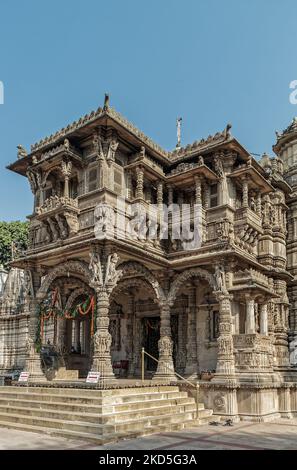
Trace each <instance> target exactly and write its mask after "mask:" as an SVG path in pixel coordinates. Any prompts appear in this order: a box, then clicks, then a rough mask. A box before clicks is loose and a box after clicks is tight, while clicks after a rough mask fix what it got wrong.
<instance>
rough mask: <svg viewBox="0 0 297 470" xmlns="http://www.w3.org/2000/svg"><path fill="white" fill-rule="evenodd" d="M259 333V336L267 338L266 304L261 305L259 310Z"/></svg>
mask: <svg viewBox="0 0 297 470" xmlns="http://www.w3.org/2000/svg"><path fill="white" fill-rule="evenodd" d="M260 333H261V335H265V336H268V312H267V304H262V305H261V310H260Z"/></svg>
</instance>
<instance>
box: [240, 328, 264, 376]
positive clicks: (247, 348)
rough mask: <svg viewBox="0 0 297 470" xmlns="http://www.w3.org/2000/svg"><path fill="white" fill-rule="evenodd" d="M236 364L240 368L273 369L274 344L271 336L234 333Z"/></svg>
mask: <svg viewBox="0 0 297 470" xmlns="http://www.w3.org/2000/svg"><path fill="white" fill-rule="evenodd" d="M233 346H234V355H235V366H236V368H238V369H240V370H250V369H252V370H255V369H259V370H265V371H267V370H272V369H273V345H272V341H271V338H270V337H269V336H264V335H260V334H257V333H255V334H241V335H233Z"/></svg>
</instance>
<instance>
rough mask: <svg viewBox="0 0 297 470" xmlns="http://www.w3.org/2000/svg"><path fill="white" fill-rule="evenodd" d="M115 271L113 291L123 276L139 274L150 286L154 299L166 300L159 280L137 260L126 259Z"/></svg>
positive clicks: (160, 302)
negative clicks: (115, 278)
mask: <svg viewBox="0 0 297 470" xmlns="http://www.w3.org/2000/svg"><path fill="white" fill-rule="evenodd" d="M117 272H118V277H117V284H116V285H115V286H114V288H113V291H114V289H116V287H117V286H118V284H119V282H120V280H121V279H123V278H124V277H125V276H133V275H134V276H135V275H136V276H139V275H141V276H143V278H144V280H145V282H146V283H147V284H149V285H150V287H151V288H152V290H153V292H154V294H155V296H156V301H157V302H158V303H159V304H162V303H164V302H166V295H165V293H164V291H163V289H162V287H161V286H160V283H159V281H158V280H157V279H156V278H155V276H154V275H153V274H152V272H151V271H150V270H149V269H148V268H147V267H146V266H144V265H143V264H141V263H138V262H137V261H126V262H124V263H122V264H120V265H119V266H118V267H117ZM113 291H112V292H113Z"/></svg>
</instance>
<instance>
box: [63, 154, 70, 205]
mask: <svg viewBox="0 0 297 470" xmlns="http://www.w3.org/2000/svg"><path fill="white" fill-rule="evenodd" d="M71 171H72V163H71V162H62V174H63V176H64V197H66V198H69V178H70V176H71Z"/></svg>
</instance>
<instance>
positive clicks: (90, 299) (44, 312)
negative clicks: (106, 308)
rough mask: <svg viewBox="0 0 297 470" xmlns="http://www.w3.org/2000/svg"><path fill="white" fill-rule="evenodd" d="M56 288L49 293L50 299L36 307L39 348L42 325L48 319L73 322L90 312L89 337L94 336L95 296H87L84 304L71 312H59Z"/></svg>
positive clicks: (37, 343)
mask: <svg viewBox="0 0 297 470" xmlns="http://www.w3.org/2000/svg"><path fill="white" fill-rule="evenodd" d="M58 294H59V291H58V288H56V289H55V290H54V291H53V292H51V293H50V298H47V299H45V300H44V301H43V302H42V303H41V304H39V305H38V306H37V316H38V320H39V322H38V331H37V335H36V345H37V346H39V347H41V344H42V342H43V336H44V323H45V321H48V320H49V319H50V318H52V319H55V318H56V317H60V318H66V319H67V320H74V319H75V318H77V317H78V316H79V315H82V316H85V315H88V314H89V313H90V312H91V337H92V336H93V335H94V327H95V312H96V308H95V307H96V303H95V296H94V295H93V296H87V299H86V300H85V301H84V302H81V303H79V304H77V305H76V306H75V307H74V308H73V309H71V310H63V309H62V310H61V309H59V308H58V306H57V301H58Z"/></svg>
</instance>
